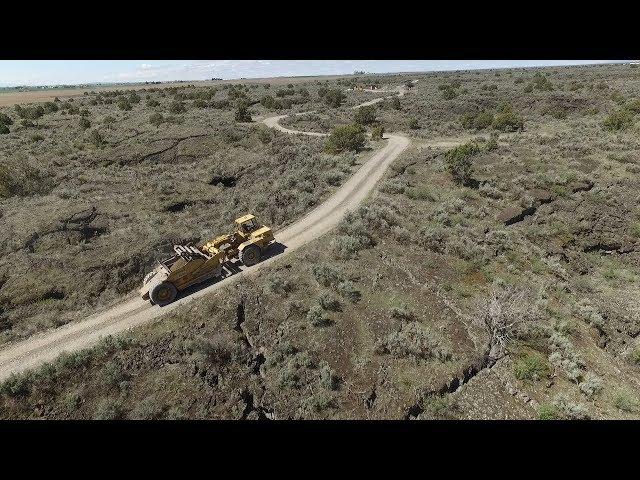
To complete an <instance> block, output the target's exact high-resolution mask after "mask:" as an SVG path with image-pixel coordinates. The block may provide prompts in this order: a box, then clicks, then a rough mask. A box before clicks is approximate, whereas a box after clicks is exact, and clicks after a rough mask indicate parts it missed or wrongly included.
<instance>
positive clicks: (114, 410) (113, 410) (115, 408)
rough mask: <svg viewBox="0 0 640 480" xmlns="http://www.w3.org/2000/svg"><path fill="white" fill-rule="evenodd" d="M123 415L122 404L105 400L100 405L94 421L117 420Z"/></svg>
mask: <svg viewBox="0 0 640 480" xmlns="http://www.w3.org/2000/svg"><path fill="white" fill-rule="evenodd" d="M122 415H123V412H122V404H121V403H120V402H119V401H117V400H114V399H112V398H104V399H102V400H100V402H99V403H98V405H97V407H96V410H95V412H94V414H93V419H94V420H116V419H118V418H121V417H122Z"/></svg>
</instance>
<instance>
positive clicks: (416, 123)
mask: <svg viewBox="0 0 640 480" xmlns="http://www.w3.org/2000/svg"><path fill="white" fill-rule="evenodd" d="M409 128H410V129H411V130H419V129H420V122H419V121H418V119H417V118H412V119H411V120H409Z"/></svg>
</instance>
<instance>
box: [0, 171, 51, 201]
mask: <svg viewBox="0 0 640 480" xmlns="http://www.w3.org/2000/svg"><path fill="white" fill-rule="evenodd" d="M50 187H51V181H50V175H46V174H45V173H43V172H41V171H40V170H38V169H36V168H34V167H32V166H30V165H29V164H20V165H17V164H14V165H11V164H9V163H7V164H0V198H8V197H12V196H28V195H33V194H38V193H46V192H48V191H50Z"/></svg>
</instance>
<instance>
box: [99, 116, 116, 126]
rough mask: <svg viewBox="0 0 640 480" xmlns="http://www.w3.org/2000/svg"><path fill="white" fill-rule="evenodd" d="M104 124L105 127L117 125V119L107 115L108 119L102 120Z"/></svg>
mask: <svg viewBox="0 0 640 480" xmlns="http://www.w3.org/2000/svg"><path fill="white" fill-rule="evenodd" d="M102 123H103V125H111V124H113V123H116V119H115V118H114V117H112V116H111V115H107V116H106V117H104V118H103V119H102Z"/></svg>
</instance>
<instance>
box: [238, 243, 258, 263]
mask: <svg viewBox="0 0 640 480" xmlns="http://www.w3.org/2000/svg"><path fill="white" fill-rule="evenodd" d="M259 261H260V248H259V247H258V246H257V245H249V246H248V247H246V248H245V249H244V250H242V263H244V264H245V265H246V266H247V267H250V266H251V265H255V264H256V263H258V262H259Z"/></svg>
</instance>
